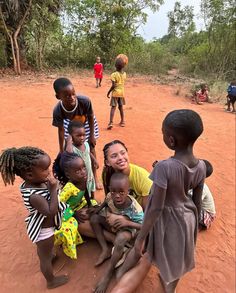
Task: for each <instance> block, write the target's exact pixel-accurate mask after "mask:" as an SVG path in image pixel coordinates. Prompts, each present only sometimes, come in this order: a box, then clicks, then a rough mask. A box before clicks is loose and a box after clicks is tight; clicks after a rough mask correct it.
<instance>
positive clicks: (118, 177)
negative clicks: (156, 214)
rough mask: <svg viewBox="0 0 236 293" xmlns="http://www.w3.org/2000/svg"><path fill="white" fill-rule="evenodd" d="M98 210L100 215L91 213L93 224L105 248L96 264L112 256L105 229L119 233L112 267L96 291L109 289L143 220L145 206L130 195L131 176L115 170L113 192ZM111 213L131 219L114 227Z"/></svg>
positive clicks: (109, 267) (112, 257)
mask: <svg viewBox="0 0 236 293" xmlns="http://www.w3.org/2000/svg"><path fill="white" fill-rule="evenodd" d="M95 211H96V214H94V215H92V216H91V218H90V223H91V226H92V228H93V230H94V233H95V235H96V238H97V240H98V242H99V244H100V246H101V248H102V253H101V255H100V256H99V258H98V261H97V262H96V264H95V265H96V266H98V265H100V264H102V263H103V262H104V261H105V260H106V259H107V258H109V257H110V256H111V250H110V249H109V247H108V245H107V242H106V240H105V237H104V234H103V231H104V230H107V231H109V232H113V233H115V234H116V235H115V240H114V248H113V253H112V256H111V261H110V263H109V265H108V269H107V271H106V273H105V275H104V276H103V277H102V279H101V281H100V282H99V283H98V285H97V287H96V289H95V291H94V292H105V291H106V288H107V286H108V284H109V281H110V280H111V277H112V275H113V272H114V270H115V268H116V267H117V266H118V265H120V264H119V261H120V259H121V257H122V255H123V253H124V249H125V246H126V245H127V244H128V243H129V241H130V240H131V239H134V238H135V236H136V235H137V231H138V230H139V229H140V228H141V224H142V222H143V209H142V207H141V206H140V205H139V203H138V202H137V201H136V200H135V199H134V198H133V197H132V196H130V195H129V178H128V176H127V175H125V174H123V173H114V174H113V175H112V176H111V179H110V192H109V193H108V194H107V196H106V199H105V201H104V202H103V203H102V205H101V206H100V207H99V208H97V209H95ZM109 213H113V214H117V215H122V216H125V217H126V218H127V221H126V222H125V223H123V224H122V223H121V222H119V220H117V221H116V222H115V225H114V226H112V227H111V226H110V225H109V224H108V222H107V221H106V217H107V216H108V215H109ZM126 249H128V248H126Z"/></svg>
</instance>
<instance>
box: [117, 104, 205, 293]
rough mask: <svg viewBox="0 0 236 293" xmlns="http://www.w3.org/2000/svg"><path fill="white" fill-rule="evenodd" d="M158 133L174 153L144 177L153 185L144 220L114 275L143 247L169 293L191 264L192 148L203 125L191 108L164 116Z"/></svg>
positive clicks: (195, 201)
mask: <svg viewBox="0 0 236 293" xmlns="http://www.w3.org/2000/svg"><path fill="white" fill-rule="evenodd" d="M162 132H163V140H164V143H165V144H166V146H167V147H168V148H169V149H171V150H173V151H174V155H173V156H172V157H170V158H168V159H167V160H163V161H160V162H158V163H157V164H156V165H155V168H154V170H153V171H152V173H151V175H150V178H151V179H152V180H153V185H152V189H151V193H150V195H149V199H148V204H147V207H146V209H145V216H144V222H143V225H142V228H141V230H140V232H139V234H138V236H137V238H136V241H135V244H134V248H133V249H132V250H131V251H130V253H129V254H128V256H127V258H126V260H125V263H124V264H123V266H122V267H121V269H120V272H119V274H120V276H122V275H123V274H124V272H126V271H127V270H129V269H130V268H131V267H133V266H134V265H136V264H137V262H138V261H139V259H140V257H141V256H142V253H143V248H144V246H145V249H146V252H147V254H148V258H149V259H150V261H151V262H152V263H153V264H155V265H156V266H158V268H159V271H160V280H161V282H162V285H163V287H164V291H165V292H167V293H174V292H175V288H176V286H177V284H178V282H179V279H180V278H181V277H182V276H183V275H184V274H185V273H187V272H189V271H191V270H192V269H193V268H194V266H195V264H194V250H195V244H196V237H197V232H198V216H200V213H201V196H202V190H203V184H204V180H205V176H206V165H205V163H204V161H202V160H198V159H197V158H196V157H195V156H194V154H193V146H194V143H195V141H196V140H197V139H198V137H199V136H200V135H201V133H202V132H203V123H202V120H201V118H200V116H199V115H198V114H197V113H196V112H194V111H192V110H186V109H183V110H175V111H172V112H170V113H169V114H168V115H167V116H166V117H165V119H164V121H163V124H162ZM190 189H193V196H192V198H190V197H189V196H188V190H190ZM120 276H117V277H118V278H119V277H120Z"/></svg>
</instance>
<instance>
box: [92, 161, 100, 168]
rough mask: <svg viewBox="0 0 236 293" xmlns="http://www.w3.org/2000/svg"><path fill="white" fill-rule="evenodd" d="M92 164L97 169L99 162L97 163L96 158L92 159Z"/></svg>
mask: <svg viewBox="0 0 236 293" xmlns="http://www.w3.org/2000/svg"><path fill="white" fill-rule="evenodd" d="M93 166H94V168H95V169H98V168H99V164H98V161H97V160H94V161H93Z"/></svg>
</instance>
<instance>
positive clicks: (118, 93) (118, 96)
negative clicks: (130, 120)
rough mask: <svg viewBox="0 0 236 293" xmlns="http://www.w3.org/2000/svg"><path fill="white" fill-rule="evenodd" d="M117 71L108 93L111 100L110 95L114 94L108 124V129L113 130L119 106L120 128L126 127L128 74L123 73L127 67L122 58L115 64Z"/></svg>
mask: <svg viewBox="0 0 236 293" xmlns="http://www.w3.org/2000/svg"><path fill="white" fill-rule="evenodd" d="M115 67H116V71H115V72H113V73H112V74H111V82H112V86H111V88H110V89H109V91H108V93H107V97H108V98H109V99H110V93H112V96H111V102H110V106H111V111H110V122H109V124H108V127H107V129H109V130H110V129H112V128H113V118H114V114H115V110H116V106H117V104H118V108H119V111H120V118H121V120H120V124H119V125H120V126H121V127H124V126H125V120H124V110H123V105H125V98H124V83H125V79H126V72H124V71H123V69H124V67H125V62H124V60H123V59H122V58H117V59H116V62H115Z"/></svg>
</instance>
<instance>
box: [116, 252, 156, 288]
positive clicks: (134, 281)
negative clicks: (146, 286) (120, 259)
mask: <svg viewBox="0 0 236 293" xmlns="http://www.w3.org/2000/svg"><path fill="white" fill-rule="evenodd" d="M121 268H122V267H121ZM150 268H151V263H150V261H149V260H148V258H147V253H146V254H144V256H142V257H141V259H140V261H139V263H138V264H137V265H136V266H135V267H134V268H132V269H131V270H129V271H128V272H127V273H125V274H124V275H121V274H120V279H118V283H117V284H116V286H115V287H114V288H113V289H112V291H111V293H133V292H135V290H136V289H137V288H138V287H139V286H140V284H141V283H142V282H143V280H144V278H145V277H146V275H147V274H148V272H149V270H150ZM118 272H119V271H118ZM137 276H138V278H137Z"/></svg>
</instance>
